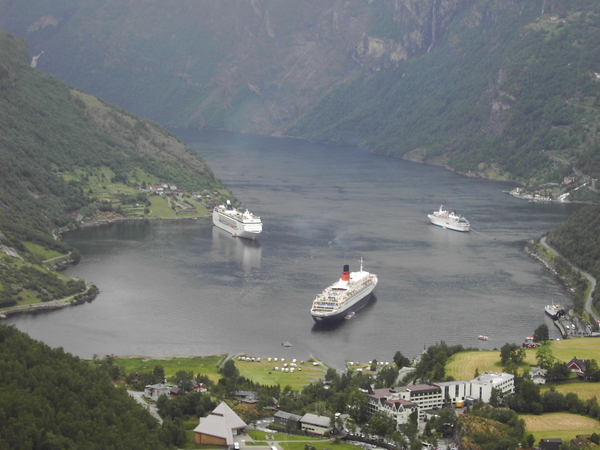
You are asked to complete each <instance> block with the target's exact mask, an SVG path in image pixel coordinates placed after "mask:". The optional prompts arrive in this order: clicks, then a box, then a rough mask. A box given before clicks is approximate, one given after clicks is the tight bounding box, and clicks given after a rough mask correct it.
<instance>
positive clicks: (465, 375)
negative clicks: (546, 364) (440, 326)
mask: <svg viewBox="0 0 600 450" xmlns="http://www.w3.org/2000/svg"><path fill="white" fill-rule="evenodd" d="M535 352H536V349H525V354H526V356H525V361H524V362H523V363H521V365H520V366H519V367H520V368H522V367H527V368H528V367H529V365H530V364H532V365H535V364H536V360H535ZM476 370H477V371H479V373H480V374H481V373H484V372H502V365H501V364H500V352H499V351H479V352H477V351H474V352H461V353H456V354H454V355H452V356H451V357H450V358H449V359H448V362H447V363H446V376H452V377H454V379H455V380H471V379H473V377H474V375H475V371H476ZM521 370H522V369H521Z"/></svg>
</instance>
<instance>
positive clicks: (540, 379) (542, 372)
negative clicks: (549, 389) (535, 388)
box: [529, 367, 548, 384]
mask: <svg viewBox="0 0 600 450" xmlns="http://www.w3.org/2000/svg"><path fill="white" fill-rule="evenodd" d="M547 373H548V371H547V370H546V369H542V368H541V367H532V368H531V370H530V371H529V376H530V377H531V381H533V382H534V383H535V384H546V374H547Z"/></svg>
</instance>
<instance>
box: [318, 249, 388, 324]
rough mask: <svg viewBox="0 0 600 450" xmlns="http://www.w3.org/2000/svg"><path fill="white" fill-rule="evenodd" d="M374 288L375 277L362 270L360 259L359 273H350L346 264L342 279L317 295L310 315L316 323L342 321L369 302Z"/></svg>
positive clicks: (375, 284) (375, 283)
mask: <svg viewBox="0 0 600 450" xmlns="http://www.w3.org/2000/svg"><path fill="white" fill-rule="evenodd" d="M375 286H377V275H375V274H373V273H369V272H365V271H364V270H363V265H362V259H361V260H360V271H359V272H350V266H349V265H347V264H346V265H345V266H344V270H343V271H342V278H340V279H339V280H338V281H336V282H335V283H333V284H332V285H331V286H329V287H328V288H326V289H324V290H323V292H322V293H320V294H319V295H317V298H315V300H314V301H313V304H312V308H311V310H310V313H311V314H312V317H313V319H314V320H315V322H317V323H327V322H334V321H336V320H340V319H343V318H344V317H346V315H347V314H349V313H351V312H354V311H357V310H359V309H360V308H362V307H363V306H365V305H366V304H367V303H368V302H369V299H370V298H371V293H372V292H373V289H375Z"/></svg>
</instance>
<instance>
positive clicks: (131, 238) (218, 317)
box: [7, 131, 578, 368]
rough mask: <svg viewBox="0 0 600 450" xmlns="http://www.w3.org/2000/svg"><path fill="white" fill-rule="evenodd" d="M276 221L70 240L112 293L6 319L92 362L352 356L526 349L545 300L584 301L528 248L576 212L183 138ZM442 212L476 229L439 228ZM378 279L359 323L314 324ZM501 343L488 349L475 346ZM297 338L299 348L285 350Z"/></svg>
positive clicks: (452, 183) (351, 163)
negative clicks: (346, 284) (360, 283)
mask: <svg viewBox="0 0 600 450" xmlns="http://www.w3.org/2000/svg"><path fill="white" fill-rule="evenodd" d="M177 133H178V135H179V136H180V137H181V139H182V140H185V141H186V142H188V143H189V144H190V145H191V146H192V147H193V148H196V149H197V150H198V151H199V152H200V154H201V155H202V156H203V157H204V158H205V159H206V161H207V162H208V163H209V164H210V166H211V167H212V168H213V170H214V171H215V173H216V175H217V176H218V177H219V178H221V180H223V182H225V183H226V184H227V186H228V187H229V188H230V189H231V190H232V191H233V193H234V195H235V196H236V197H237V198H238V199H240V200H241V201H242V202H243V203H244V205H245V206H246V207H248V209H250V210H251V211H252V212H254V213H255V214H259V215H260V216H261V217H262V219H263V223H264V228H263V230H264V231H263V233H262V234H261V235H260V237H259V240H258V241H257V242H250V241H246V240H242V239H236V238H233V237H231V236H230V235H228V234H226V233H225V232H223V231H221V230H219V229H216V228H213V226H212V222H211V220H209V219H198V220H182V221H154V222H138V223H128V224H113V225H110V226H106V227H97V228H87V229H83V230H80V231H77V232H73V233H69V234H68V235H66V236H65V239H66V240H67V241H69V242H70V243H71V244H73V245H74V246H76V247H77V248H78V249H79V250H80V251H81V254H82V260H81V263H80V264H79V265H78V266H76V267H73V268H71V269H69V270H68V271H67V274H68V275H71V276H74V277H80V278H84V279H86V280H88V281H92V282H94V283H96V285H97V286H98V287H99V288H100V290H101V291H102V293H101V295H100V296H99V297H98V298H97V299H96V300H94V301H93V302H91V303H87V304H84V305H80V306H77V307H69V308H65V309H63V310H57V311H51V312H43V313H36V314H24V315H20V316H13V317H11V318H9V319H8V320H7V322H9V323H14V324H16V326H17V327H18V328H19V329H21V330H23V331H25V332H27V333H29V335H30V336H32V337H33V338H35V339H40V340H43V341H44V342H46V343H47V344H49V345H51V346H62V347H64V349H65V350H67V351H69V352H72V353H74V354H77V355H80V356H82V357H86V358H89V357H91V356H92V355H93V354H99V355H104V354H116V355H145V356H174V355H208V354H215V353H238V352H244V353H248V354H250V355H255V356H261V357H267V356H278V357H290V358H298V359H307V358H308V357H309V355H314V356H316V357H318V358H321V359H323V360H324V361H325V362H327V363H329V364H331V365H334V366H336V367H337V368H341V367H342V366H343V362H344V360H347V359H350V360H355V361H367V360H371V359H373V358H375V359H377V360H378V361H390V360H391V359H392V357H393V355H394V353H395V352H396V351H397V350H400V351H402V353H403V354H404V355H406V356H409V357H414V356H417V355H418V354H419V353H420V352H421V351H422V350H423V348H424V347H425V346H429V345H432V344H435V343H436V342H439V341H441V340H444V341H446V342H447V343H449V344H462V345H464V346H473V347H479V348H485V349H493V348H500V347H501V346H502V345H504V343H506V342H516V343H521V342H522V339H523V338H524V337H525V336H530V335H531V334H532V333H533V331H534V329H535V328H536V327H537V326H538V325H540V324H541V323H547V324H548V325H549V327H550V330H551V333H554V334H556V336H558V332H557V331H556V330H555V329H554V327H553V326H552V324H551V322H550V320H549V319H548V318H547V317H546V316H545V315H544V305H546V304H548V303H550V302H552V301H554V302H559V303H561V304H563V305H565V306H569V305H570V304H571V301H570V298H569V296H568V294H567V292H566V291H565V289H564V288H563V287H562V285H560V284H559V283H558V282H557V280H556V279H555V278H554V277H553V276H552V275H551V274H550V273H548V272H547V271H546V270H545V269H544V268H543V267H542V266H541V265H540V264H538V263H536V262H535V261H534V260H533V259H531V258H530V257H529V256H528V255H527V254H526V253H525V252H524V251H523V248H524V245H525V242H526V241H527V240H528V239H531V238H535V237H538V236H540V235H541V234H543V233H544V232H546V231H549V230H551V229H553V228H554V227H556V226H557V225H558V224H560V223H562V222H564V221H565V219H566V218H567V217H568V216H569V215H570V214H571V213H572V212H573V211H574V210H575V209H576V208H578V207H577V206H576V205H555V204H539V203H527V202H524V201H522V200H517V199H515V198H513V197H511V196H510V195H508V194H506V192H505V191H507V190H510V189H511V188H512V187H513V186H512V185H510V184H505V183H499V182H491V181H486V180H479V179H470V178H467V177H464V176H461V175H458V174H455V173H453V172H450V171H447V170H444V169H441V168H437V167H432V166H427V165H422V164H415V163H411V162H407V161H402V160H398V159H393V158H389V157H385V156H379V155H373V154H370V153H366V152H364V151H361V150H359V149H355V148H351V147H329V146H323V145H317V144H313V143H308V142H304V141H299V140H292V139H274V138H268V137H261V136H253V135H243V134H234V133H225V132H190V131H177ZM440 204H444V205H445V206H447V207H448V208H450V209H456V210H458V211H459V212H461V213H463V214H464V215H465V216H466V217H467V219H469V221H470V222H471V225H472V232H470V233H464V234H463V233H458V232H453V231H448V230H443V229H441V228H438V227H435V226H432V225H429V224H428V220H427V214H428V213H430V212H432V211H433V210H435V209H437V208H438V207H439V205H440ZM361 257H362V258H363V259H364V264H365V269H366V270H369V271H371V272H374V273H376V274H377V275H378V276H379V284H378V286H377V288H376V290H375V296H374V298H373V300H372V301H371V302H370V304H369V305H368V306H367V307H365V308H364V309H362V310H361V311H360V312H358V313H357V314H356V316H355V317H354V318H353V319H351V320H344V321H342V322H341V323H339V324H337V325H334V326H326V327H323V326H316V325H315V324H314V322H313V320H312V318H311V316H310V312H309V310H310V305H311V303H312V300H313V299H314V297H315V295H316V294H317V293H318V292H320V291H321V290H322V289H324V288H325V287H326V286H328V285H329V284H331V283H332V282H333V281H335V280H337V279H338V278H339V277H340V275H341V270H342V266H343V265H344V264H350V268H351V270H358V268H359V260H360V258H361ZM480 334H487V335H489V336H490V340H489V341H487V342H481V341H478V340H477V336H478V335H480ZM283 341H289V342H290V343H292V345H293V346H292V347H291V348H285V347H282V346H281V343H282V342H283Z"/></svg>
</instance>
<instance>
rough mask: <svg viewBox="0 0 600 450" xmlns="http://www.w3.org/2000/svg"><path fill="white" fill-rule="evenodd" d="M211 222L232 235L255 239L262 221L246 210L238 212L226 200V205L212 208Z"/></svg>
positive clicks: (260, 228) (260, 229)
mask: <svg viewBox="0 0 600 450" xmlns="http://www.w3.org/2000/svg"><path fill="white" fill-rule="evenodd" d="M213 224H214V225H216V226H217V227H219V228H221V229H222V230H225V231H228V232H229V233H231V235H232V236H237V237H241V238H246V239H252V240H254V239H256V238H257V237H258V235H259V234H260V232H261V231H262V222H261V220H260V217H259V216H255V215H254V214H252V213H251V212H249V211H248V210H246V211H245V212H243V213H242V212H240V211H238V210H237V209H235V208H234V207H233V205H232V204H231V202H230V201H229V200H227V204H226V205H219V206H217V207H216V208H215V209H214V210H213Z"/></svg>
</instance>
